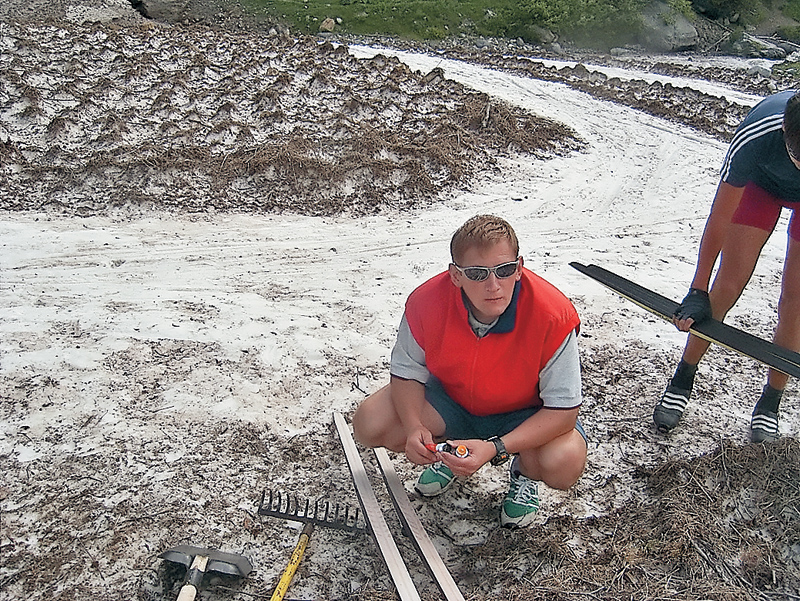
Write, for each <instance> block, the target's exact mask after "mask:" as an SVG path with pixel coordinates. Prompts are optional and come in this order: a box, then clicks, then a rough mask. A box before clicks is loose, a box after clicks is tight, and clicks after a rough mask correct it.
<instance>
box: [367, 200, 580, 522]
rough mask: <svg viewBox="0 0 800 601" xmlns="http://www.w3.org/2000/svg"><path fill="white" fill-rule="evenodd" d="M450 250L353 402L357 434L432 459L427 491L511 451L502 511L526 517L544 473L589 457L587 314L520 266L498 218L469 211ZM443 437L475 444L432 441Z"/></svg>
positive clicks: (571, 478) (563, 476) (564, 483)
mask: <svg viewBox="0 0 800 601" xmlns="http://www.w3.org/2000/svg"><path fill="white" fill-rule="evenodd" d="M450 254H451V259H452V263H450V265H449V267H448V269H447V271H445V272H443V273H440V274H439V275H437V276H434V277H433V278H431V279H430V280H428V281H427V282H425V283H423V284H422V285H421V286H419V287H418V288H417V289H416V290H414V291H413V292H412V293H411V295H410V296H409V297H408V300H407V301H406V307H405V313H404V315H403V319H402V321H401V323H400V327H399V330H398V334H397V341H396V343H395V347H394V349H393V351H392V356H391V368H390V372H391V374H390V375H391V379H390V383H389V384H388V385H387V386H385V387H383V388H381V389H380V390H378V391H377V392H375V393H374V394H372V395H371V396H369V397H368V398H367V399H365V400H364V402H363V403H362V404H361V405H360V406H359V407H358V409H357V411H356V413H355V416H354V418H353V427H354V431H355V436H356V439H357V440H358V441H359V442H360V443H361V444H363V445H365V446H368V447H377V446H382V447H386V448H387V449H390V450H392V451H395V452H404V453H405V454H406V457H408V459H409V461H411V462H413V463H415V464H419V465H425V466H427V467H426V468H425V470H424V471H423V472H422V474H421V475H420V476H419V479H418V481H417V483H416V489H417V491H418V492H419V493H420V494H421V495H423V496H428V497H430V496H435V495H439V494H441V493H443V492H444V491H445V490H447V489H448V488H449V487H450V486H451V485H452V484H453V482H454V480H455V479H456V477H459V476H460V477H465V478H466V477H469V476H471V475H472V474H473V473H475V472H476V471H477V470H478V469H480V468H481V467H482V466H483V465H485V464H486V463H492V464H494V465H499V464H501V463H503V462H504V461H506V460H507V459H508V458H509V457H511V456H513V461H512V462H511V464H510V469H509V472H510V486H509V490H508V493H507V495H506V497H505V500H504V501H503V505H502V508H501V511H500V522H501V524H502V525H503V526H505V527H508V528H515V527H523V526H527V525H528V524H530V523H531V522H532V521H533V519H534V516H535V514H536V512H537V510H538V508H539V491H538V482H544V483H545V484H547V485H548V486H550V487H553V488H558V489H567V488H569V487H571V486H572V485H573V484H575V482H577V480H578V478H580V476H581V474H582V473H583V470H584V467H585V465H586V451H587V445H586V435H585V433H584V431H583V428H582V427H581V425H580V423H579V422H578V420H577V418H578V411H579V409H580V405H581V378H580V363H579V359H578V346H577V331H578V327H579V324H580V320H579V318H578V314H577V312H576V311H575V308H574V307H573V306H572V303H571V302H570V301H569V300H568V299H567V298H566V297H565V296H564V295H563V294H562V293H561V292H560V291H559V290H557V289H556V288H555V287H554V286H553V285H551V284H549V283H548V282H546V281H545V280H543V279H542V278H541V277H539V276H537V275H536V274H534V273H533V272H531V271H529V270H528V269H525V268H524V267H523V260H522V257H521V256H520V255H519V242H518V240H517V236H516V234H515V233H514V230H513V229H512V227H511V225H509V224H508V223H507V222H506V221H504V220H503V219H500V218H498V217H494V216H491V215H478V216H476V217H473V218H472V219H470V220H469V221H467V222H466V223H465V224H464V225H463V226H461V227H460V228H459V229H458V230H457V231H456V233H455V234H454V235H453V238H452V240H451V243H450ZM441 441H448V442H449V443H451V445H453V446H454V447H457V446H458V445H464V446H465V447H466V448H467V449H468V455H467V456H466V457H458V456H456V455H455V454H452V453H449V452H441V451H436V447H435V445H436V443H437V442H441Z"/></svg>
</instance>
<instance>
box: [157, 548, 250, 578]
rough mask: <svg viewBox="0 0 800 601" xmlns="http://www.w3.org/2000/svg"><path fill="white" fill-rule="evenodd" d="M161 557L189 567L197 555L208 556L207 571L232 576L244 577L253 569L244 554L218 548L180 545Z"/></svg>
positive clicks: (165, 552)
mask: <svg viewBox="0 0 800 601" xmlns="http://www.w3.org/2000/svg"><path fill="white" fill-rule="evenodd" d="M159 557H160V558H161V559H165V560H167V561H171V562H173V563H180V564H182V565H185V566H186V567H187V568H189V567H191V565H192V562H193V561H194V558H195V557H208V565H207V566H206V569H205V571H206V572H219V573H220V574H229V575H231V576H240V577H242V578H244V577H245V576H247V575H248V574H249V573H250V571H251V570H252V569H253V566H252V564H251V563H250V560H249V559H247V558H246V557H245V556H243V555H237V554H235V553H224V552H222V551H219V550H217V549H206V548H205V547H193V546H191V545H178V546H177V547H173V548H172V549H169V550H167V551H164V552H163V553H162V554H161V555H159Z"/></svg>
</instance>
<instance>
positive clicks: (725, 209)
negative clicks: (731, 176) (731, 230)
mask: <svg viewBox="0 0 800 601" xmlns="http://www.w3.org/2000/svg"><path fill="white" fill-rule="evenodd" d="M743 193H744V188H734V187H733V186H731V185H730V184H726V183H725V182H720V184H719V186H718V187H717V193H716V195H715V196H714V204H712V205H711V212H710V213H709V215H708V219H707V220H706V226H705V229H704V230H703V237H702V238H701V239H700V250H699V251H698V253H697V267H696V268H695V273H694V278H693V279H692V288H699V289H700V290H708V283H709V282H710V281H711V272H712V271H713V269H714V264H715V263H716V262H717V257H719V253H720V251H721V250H722V245H723V243H724V242H725V233H726V232H727V231H728V226H730V223H731V217H733V214H734V212H735V211H736V208H737V207H738V206H739V201H741V200H742V194H743Z"/></svg>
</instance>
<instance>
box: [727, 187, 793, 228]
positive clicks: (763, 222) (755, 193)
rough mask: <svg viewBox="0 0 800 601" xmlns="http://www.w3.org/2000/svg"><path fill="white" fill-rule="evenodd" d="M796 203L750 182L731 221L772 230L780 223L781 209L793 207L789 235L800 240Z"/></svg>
mask: <svg viewBox="0 0 800 601" xmlns="http://www.w3.org/2000/svg"><path fill="white" fill-rule="evenodd" d="M796 204H797V203H793V202H791V203H790V202H786V201H784V200H781V199H780V198H778V197H777V196H773V195H772V194H770V193H769V192H767V191H766V190H764V189H763V188H759V187H758V186H756V185H755V184H753V183H749V184H747V185H746V186H745V187H744V193H743V194H742V200H741V201H739V207H738V208H737V209H736V212H735V213H734V214H733V217H731V223H738V224H739V225H749V226H751V227H757V228H758V229H761V230H766V231H768V232H771V231H772V230H774V229H775V225H776V224H777V223H778V218H779V217H780V216H781V209H782V208H783V207H786V208H789V209H792V217H791V219H790V220H789V237H790V238H792V239H793V240H797V241H798V242H800V221H797V220H795V212H794V207H795V206H796Z"/></svg>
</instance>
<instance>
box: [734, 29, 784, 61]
mask: <svg viewBox="0 0 800 601" xmlns="http://www.w3.org/2000/svg"><path fill="white" fill-rule="evenodd" d="M741 48H742V50H741V52H742V55H743V56H749V57H754V58H774V59H785V58H786V51H785V50H784V49H783V48H780V47H779V46H777V45H775V44H773V43H772V42H767V41H764V40H762V39H759V38H757V37H755V36H752V35H750V34H749V33H745V34H742V41H741Z"/></svg>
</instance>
